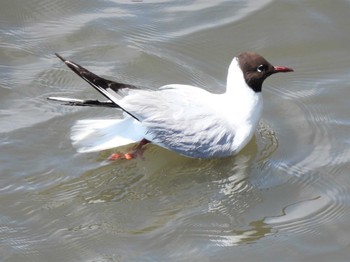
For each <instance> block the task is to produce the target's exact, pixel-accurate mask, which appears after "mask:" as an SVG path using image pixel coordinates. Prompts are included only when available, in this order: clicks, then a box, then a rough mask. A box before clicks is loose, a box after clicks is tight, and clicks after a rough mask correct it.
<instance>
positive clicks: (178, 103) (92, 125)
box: [48, 52, 293, 160]
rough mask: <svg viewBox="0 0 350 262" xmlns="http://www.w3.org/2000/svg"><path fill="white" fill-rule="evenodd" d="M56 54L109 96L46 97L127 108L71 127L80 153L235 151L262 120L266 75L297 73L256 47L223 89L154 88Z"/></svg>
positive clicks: (235, 63)
mask: <svg viewBox="0 0 350 262" xmlns="http://www.w3.org/2000/svg"><path fill="white" fill-rule="evenodd" d="M55 55H56V56H57V57H58V58H59V59H61V60H62V61H63V62H64V63H65V64H66V65H67V66H68V67H69V68H70V69H71V70H72V71H73V72H75V73H76V74H77V75H78V76H80V77H81V78H82V79H84V80H85V81H86V82H88V83H89V84H90V85H91V86H92V87H94V88H95V89H96V90H97V91H99V92H100V93H101V94H102V95H103V96H105V97H106V98H107V100H105V101H99V100H93V99H91V100H82V99H75V98H64V97H48V99H49V100H54V101H59V102H63V103H64V104H66V105H71V106H91V107H109V108H116V110H121V111H122V112H123V114H122V116H120V114H118V117H116V118H115V119H87V120H78V121H77V122H76V123H75V125H74V126H73V127H72V132H71V140H72V144H73V146H74V147H76V148H77V150H78V152H82V153H86V152H96V151H102V150H106V149H111V148H118V147H121V146H124V145H128V144H135V143H136V144H135V145H134V146H133V147H132V148H131V149H130V152H127V153H119V152H118V153H114V154H112V155H111V156H110V158H109V159H110V160H115V159H133V158H136V157H137V156H142V153H143V151H144V150H145V147H146V145H147V144H149V143H152V144H155V145H158V146H160V147H163V148H166V149H168V150H171V151H174V152H176V153H179V154H181V155H184V156H187V157H192V158H220V157H227V156H231V155H234V154H237V153H238V152H239V151H240V150H241V149H242V148H243V147H244V146H246V145H247V143H248V142H249V141H250V139H251V138H252V136H253V134H254V132H255V129H256V126H257V124H258V122H259V120H260V117H261V113H262V108H263V99H262V95H261V90H262V84H263V82H264V80H265V79H266V78H267V77H269V76H271V75H273V74H275V73H285V72H293V69H291V68H289V67H285V66H273V65H272V64H270V63H269V62H268V61H267V60H266V59H265V58H264V57H262V56H261V55H259V54H257V53H255V52H242V53H239V54H238V55H237V56H235V57H234V58H233V60H232V62H231V64H230V66H229V68H228V74H227V83H226V91H225V92H224V93H221V94H215V93H211V92H208V91H206V90H204V89H202V88H199V87H195V86H191V85H182V84H170V85H165V86H162V87H160V88H158V89H157V90H151V89H141V88H138V87H136V86H134V85H129V84H124V83H118V82H114V81H111V80H107V79H105V78H102V77H100V76H98V75H95V74H94V73H92V72H90V71H88V70H87V69H85V68H84V67H82V66H80V65H78V64H77V63H75V62H72V61H69V60H67V59H65V58H63V57H62V56H60V55H59V54H55Z"/></svg>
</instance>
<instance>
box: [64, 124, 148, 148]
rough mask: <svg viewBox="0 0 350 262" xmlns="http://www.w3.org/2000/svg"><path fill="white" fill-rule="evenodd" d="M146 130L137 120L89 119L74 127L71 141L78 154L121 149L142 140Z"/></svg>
mask: <svg viewBox="0 0 350 262" xmlns="http://www.w3.org/2000/svg"><path fill="white" fill-rule="evenodd" d="M145 133H146V130H145V129H144V128H143V127H142V126H141V124H140V122H138V121H137V120H135V119H133V118H131V117H126V118H124V119H94V120H93V119H89V120H79V121H77V122H76V124H75V125H74V126H73V127H72V133H71V140H72V144H73V146H74V147H75V148H77V150H78V152H81V153H87V152H96V151H102V150H106V149H110V148H115V147H120V146H123V145H127V144H131V143H135V142H138V141H140V140H142V139H143V138H144V136H145Z"/></svg>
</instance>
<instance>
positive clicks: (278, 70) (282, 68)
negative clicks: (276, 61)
mask: <svg viewBox="0 0 350 262" xmlns="http://www.w3.org/2000/svg"><path fill="white" fill-rule="evenodd" d="M274 69H275V73H287V72H294V70H293V69H292V68H289V67H285V66H275V67H274Z"/></svg>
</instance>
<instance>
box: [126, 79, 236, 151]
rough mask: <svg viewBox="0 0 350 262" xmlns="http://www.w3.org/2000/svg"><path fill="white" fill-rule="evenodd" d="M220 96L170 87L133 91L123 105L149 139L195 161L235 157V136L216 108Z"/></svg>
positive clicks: (196, 89)
mask: <svg viewBox="0 0 350 262" xmlns="http://www.w3.org/2000/svg"><path fill="white" fill-rule="evenodd" d="M217 103H218V95H214V94H211V93H209V92H207V91H205V90H203V89H200V88H197V87H193V86H185V85H169V86H165V87H162V88H161V89H159V90H157V91H143V90H138V91H136V90H135V91H132V92H131V93H130V94H129V95H128V96H126V97H125V98H124V99H122V100H121V103H120V105H121V106H122V107H124V108H126V109H127V110H128V111H129V112H131V113H132V114H133V115H135V116H136V117H137V118H138V119H139V120H140V122H141V124H142V126H144V127H145V128H146V130H147V133H146V137H145V138H146V139H148V140H150V141H152V142H153V143H155V144H158V145H160V146H163V147H165V148H168V149H170V150H172V151H175V152H178V153H181V154H184V155H187V156H192V157H199V158H205V157H213V156H223V155H226V154H227V155H228V154H231V153H232V152H231V151H230V147H231V145H232V141H233V139H234V135H235V132H234V130H233V128H232V126H231V125H230V124H229V123H228V122H227V120H225V118H224V117H223V116H222V114H221V112H220V110H218V109H217V108H216V106H217Z"/></svg>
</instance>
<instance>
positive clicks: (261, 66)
mask: <svg viewBox="0 0 350 262" xmlns="http://www.w3.org/2000/svg"><path fill="white" fill-rule="evenodd" d="M265 70H266V66H265V65H259V66H258V67H257V68H256V71H258V72H259V73H261V72H263V71H265Z"/></svg>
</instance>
